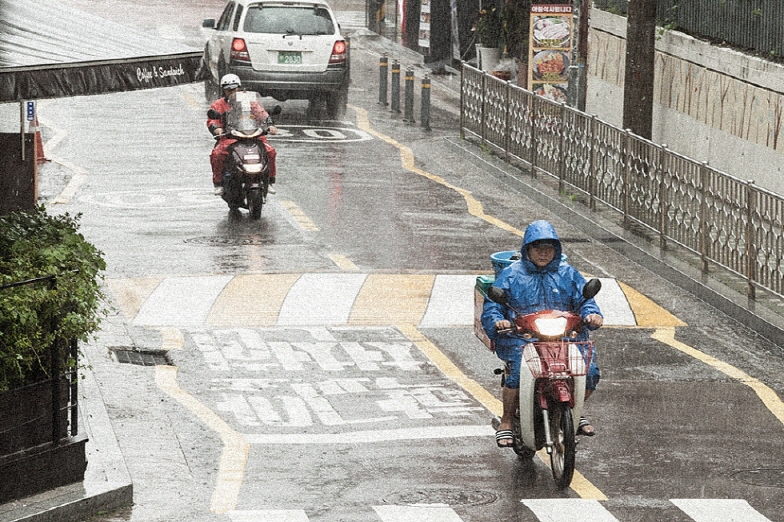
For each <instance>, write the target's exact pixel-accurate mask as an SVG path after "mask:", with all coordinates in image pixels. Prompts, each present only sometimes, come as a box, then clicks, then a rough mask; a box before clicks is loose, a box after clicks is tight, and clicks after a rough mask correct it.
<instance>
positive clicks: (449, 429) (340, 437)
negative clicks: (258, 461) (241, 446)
mask: <svg viewBox="0 0 784 522" xmlns="http://www.w3.org/2000/svg"><path fill="white" fill-rule="evenodd" d="M394 419H395V417H390V419H380V420H394ZM494 433H495V431H494V430H493V428H492V427H490V426H489V425H481V426H433V427H429V428H404V429H399V430H370V431H347V432H343V433H307V434H302V433H269V434H262V433H246V434H243V438H244V439H245V440H246V441H247V442H248V444H308V445H315V444H369V443H373V442H389V441H400V440H423V439H439V440H443V439H450V438H463V437H485V438H489V437H492V436H493V434H494Z"/></svg>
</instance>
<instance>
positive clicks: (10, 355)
mask: <svg viewBox="0 0 784 522" xmlns="http://www.w3.org/2000/svg"><path fill="white" fill-rule="evenodd" d="M79 219H80V216H76V217H71V216H70V215H68V214H65V215H61V216H52V215H49V214H47V212H46V209H45V208H44V207H40V208H38V209H36V210H34V211H26V212H14V213H11V214H8V215H5V216H0V285H6V284H9V283H15V282H19V281H27V280H30V279H35V278H40V277H46V276H52V275H53V276H56V279H55V282H54V284H51V283H50V282H49V281H40V282H36V283H32V284H27V285H23V286H15V287H12V288H4V289H0V391H3V390H8V389H13V388H16V387H19V386H24V385H26V384H31V383H34V382H38V381H40V380H43V379H47V378H49V375H48V368H49V351H48V350H49V347H50V345H51V344H52V342H53V340H54V338H55V335H58V336H59V338H60V339H62V340H66V341H67V340H72V339H77V340H82V341H86V340H88V339H89V337H90V336H91V335H92V334H94V333H95V332H96V331H97V330H98V327H99V325H100V321H101V318H102V317H103V316H104V315H105V310H104V308H103V302H104V300H103V299H104V295H103V292H102V291H101V286H100V283H101V280H102V278H103V275H102V271H103V270H104V269H105V268H106V263H105V262H104V260H103V253H102V252H100V251H99V250H98V249H96V248H95V247H94V246H93V245H92V244H90V243H88V242H87V240H85V238H84V236H82V235H81V234H80V233H79V232H78V222H79ZM55 325H56V329H55V328H54V327H55ZM63 362H64V363H65V364H73V361H67V360H66V359H65V355H63Z"/></svg>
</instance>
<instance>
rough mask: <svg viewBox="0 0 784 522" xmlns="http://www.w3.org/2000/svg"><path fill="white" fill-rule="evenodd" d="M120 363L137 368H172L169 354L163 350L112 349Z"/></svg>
mask: <svg viewBox="0 0 784 522" xmlns="http://www.w3.org/2000/svg"><path fill="white" fill-rule="evenodd" d="M111 351H112V354H114V358H115V359H116V360H117V362H118V363H121V364H135V365H137V366H172V363H171V361H170V360H169V357H168V355H167V353H166V352H165V351H163V350H160V351H151V352H139V351H136V350H131V349H128V348H111Z"/></svg>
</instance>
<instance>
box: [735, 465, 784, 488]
mask: <svg viewBox="0 0 784 522" xmlns="http://www.w3.org/2000/svg"><path fill="white" fill-rule="evenodd" d="M732 477H733V478H735V479H737V480H740V481H741V482H743V483H744V484H748V485H750V486H765V487H769V488H784V468H768V469H748V470H743V471H736V472H735V473H733V474H732Z"/></svg>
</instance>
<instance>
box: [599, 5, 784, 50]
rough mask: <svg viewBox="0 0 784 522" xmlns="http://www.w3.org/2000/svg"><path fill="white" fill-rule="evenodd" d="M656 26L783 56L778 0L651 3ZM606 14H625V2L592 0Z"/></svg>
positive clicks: (783, 17)
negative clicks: (654, 5)
mask: <svg viewBox="0 0 784 522" xmlns="http://www.w3.org/2000/svg"><path fill="white" fill-rule="evenodd" d="M655 1H656V18H657V23H658V24H660V25H662V26H664V25H666V26H668V27H672V28H673V29H676V30H678V31H682V32H685V33H688V34H691V35H694V36H704V37H707V38H711V39H715V40H719V41H723V42H725V43H726V44H729V45H732V46H736V47H741V48H743V49H754V50H755V51H758V52H760V53H762V54H764V55H769V56H771V57H779V58H781V57H784V2H782V0H723V1H719V0H655ZM594 5H595V6H596V7H598V8H600V9H604V10H607V11H611V12H615V13H620V14H626V12H627V9H628V6H629V0H594Z"/></svg>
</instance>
